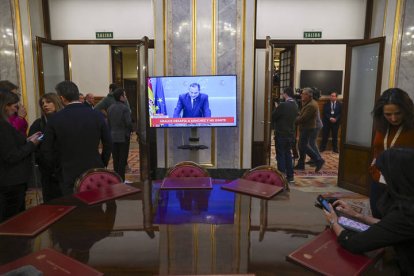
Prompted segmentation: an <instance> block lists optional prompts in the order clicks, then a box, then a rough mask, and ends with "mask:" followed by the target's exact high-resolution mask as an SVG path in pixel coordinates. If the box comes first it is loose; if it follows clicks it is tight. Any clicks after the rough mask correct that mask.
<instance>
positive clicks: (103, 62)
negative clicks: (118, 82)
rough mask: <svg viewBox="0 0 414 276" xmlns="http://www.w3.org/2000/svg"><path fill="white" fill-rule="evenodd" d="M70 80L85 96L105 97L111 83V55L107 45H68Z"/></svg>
mask: <svg viewBox="0 0 414 276" xmlns="http://www.w3.org/2000/svg"><path fill="white" fill-rule="evenodd" d="M69 56H70V64H71V70H70V71H71V80H72V81H73V82H74V83H76V84H77V85H78V88H79V91H80V92H81V93H83V94H84V95H86V94H87V93H93V94H94V95H95V96H106V95H107V94H108V87H109V84H110V83H111V79H112V76H111V72H112V69H111V55H110V47H109V46H108V45H69Z"/></svg>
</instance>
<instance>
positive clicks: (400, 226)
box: [325, 148, 414, 275]
mask: <svg viewBox="0 0 414 276" xmlns="http://www.w3.org/2000/svg"><path fill="white" fill-rule="evenodd" d="M413 164H414V149H411V148H410V149H409V148H390V149H388V150H386V151H384V152H383V153H382V154H380V155H379V156H378V158H377V159H376V161H375V165H376V167H377V168H378V169H379V170H380V172H381V174H382V175H383V176H384V180H385V182H386V184H387V188H386V190H385V192H384V193H383V194H382V196H381V198H380V200H379V203H380V204H379V205H378V207H379V208H378V209H379V212H380V214H381V216H382V219H377V218H374V217H371V216H367V215H362V214H360V213H357V212H355V211H354V210H353V209H352V208H351V207H350V206H349V205H348V204H347V203H345V202H344V201H342V200H337V201H335V202H334V204H333V206H332V205H331V206H330V207H331V211H330V212H327V211H325V215H326V219H327V220H328V221H329V222H330V224H331V228H332V229H333V231H334V232H335V234H336V235H337V236H338V242H339V243H340V244H341V245H342V246H343V247H344V248H345V249H347V250H349V251H351V252H353V253H363V252H368V251H371V250H374V249H378V248H382V247H387V246H393V247H394V249H395V253H396V257H397V261H398V264H399V267H400V270H401V274H402V275H414V254H413V253H414V170H413ZM335 210H336V211H338V212H342V213H344V214H346V215H348V216H351V217H354V218H356V219H358V220H360V221H362V222H364V223H366V224H369V225H371V226H370V227H369V228H368V229H367V230H365V231H363V232H353V231H351V230H345V229H344V228H342V226H341V225H339V224H338V216H337V214H336V213H335Z"/></svg>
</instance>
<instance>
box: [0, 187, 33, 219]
mask: <svg viewBox="0 0 414 276" xmlns="http://www.w3.org/2000/svg"><path fill="white" fill-rule="evenodd" d="M26 189H27V184H19V185H11V186H5V187H0V222H2V221H4V220H6V219H8V218H11V217H12V216H14V215H17V214H18V213H20V212H22V211H24V210H25V209H26V208H25V204H26Z"/></svg>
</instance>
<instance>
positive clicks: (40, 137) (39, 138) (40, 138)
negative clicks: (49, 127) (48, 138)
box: [37, 133, 45, 141]
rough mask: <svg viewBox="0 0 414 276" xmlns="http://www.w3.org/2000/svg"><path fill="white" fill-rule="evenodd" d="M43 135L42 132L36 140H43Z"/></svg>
mask: <svg viewBox="0 0 414 276" xmlns="http://www.w3.org/2000/svg"><path fill="white" fill-rule="evenodd" d="M43 136H45V135H44V134H43V133H42V134H41V135H40V136H39V137H37V140H38V141H42V140H43Z"/></svg>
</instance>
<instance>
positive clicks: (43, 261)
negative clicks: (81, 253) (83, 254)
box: [0, 248, 103, 276]
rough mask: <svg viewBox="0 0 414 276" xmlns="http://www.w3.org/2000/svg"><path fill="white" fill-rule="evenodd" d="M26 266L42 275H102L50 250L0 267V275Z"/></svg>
mask: <svg viewBox="0 0 414 276" xmlns="http://www.w3.org/2000/svg"><path fill="white" fill-rule="evenodd" d="M27 265H30V266H33V267H34V268H35V269H36V270H38V271H41V272H43V275H88V276H95V275H96V276H97V275H103V273H101V272H99V271H97V270H95V269H93V268H91V267H89V266H87V265H85V264H83V263H80V262H78V261H77V260H75V259H72V258H70V257H68V256H66V255H63V254H62V253H59V252H57V251H56V250H53V249H50V248H45V249H42V250H40V251H37V252H35V253H32V254H30V255H27V256H24V257H22V258H20V259H17V260H15V261H13V262H10V263H8V264H5V265H3V266H0V275H3V273H6V272H10V271H11V270H14V269H17V268H21V267H22V266H27ZM19 275H20V274H19Z"/></svg>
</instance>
